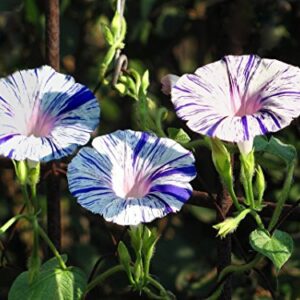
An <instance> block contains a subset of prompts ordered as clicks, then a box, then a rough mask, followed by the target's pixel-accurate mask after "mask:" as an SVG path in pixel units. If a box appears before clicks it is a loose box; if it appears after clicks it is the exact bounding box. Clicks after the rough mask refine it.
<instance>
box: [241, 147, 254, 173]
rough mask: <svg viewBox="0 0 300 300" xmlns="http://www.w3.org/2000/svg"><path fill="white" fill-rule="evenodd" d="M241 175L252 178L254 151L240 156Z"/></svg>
mask: <svg viewBox="0 0 300 300" xmlns="http://www.w3.org/2000/svg"><path fill="white" fill-rule="evenodd" d="M240 160H241V167H242V173H243V174H244V176H245V177H247V178H252V177H253V175H254V171H255V157H254V150H252V151H251V152H249V153H248V154H242V153H241V154H240Z"/></svg>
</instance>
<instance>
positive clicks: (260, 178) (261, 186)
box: [255, 165, 266, 206]
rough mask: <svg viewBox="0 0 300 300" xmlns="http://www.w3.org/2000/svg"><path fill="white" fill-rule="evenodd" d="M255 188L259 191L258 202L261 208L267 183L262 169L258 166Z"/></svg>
mask: <svg viewBox="0 0 300 300" xmlns="http://www.w3.org/2000/svg"><path fill="white" fill-rule="evenodd" d="M255 186H256V190H257V201H258V205H259V206H260V205H261V203H262V199H263V195H264V192H265V189H266V181H265V176H264V173H263V170H262V168H261V167H260V166H259V165H258V166H257V169H256V181H255Z"/></svg>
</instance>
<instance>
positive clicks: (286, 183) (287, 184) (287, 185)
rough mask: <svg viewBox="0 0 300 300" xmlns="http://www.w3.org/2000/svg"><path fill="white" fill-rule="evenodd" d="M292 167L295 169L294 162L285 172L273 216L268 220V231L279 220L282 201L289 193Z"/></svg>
mask: <svg viewBox="0 0 300 300" xmlns="http://www.w3.org/2000/svg"><path fill="white" fill-rule="evenodd" d="M294 169H295V164H294V163H292V164H291V165H289V167H288V172H287V177H286V179H285V181H284V184H283V188H282V191H281V194H280V196H279V199H278V201H277V204H276V208H275V210H274V213H273V216H272V218H271V221H270V224H269V227H268V231H272V230H273V229H274V227H275V225H276V224H277V222H278V220H279V217H280V214H281V211H282V208H283V205H284V203H285V201H286V199H287V197H288V195H289V191H290V189H291V185H292V181H293V174H294Z"/></svg>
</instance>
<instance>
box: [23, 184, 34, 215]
mask: <svg viewBox="0 0 300 300" xmlns="http://www.w3.org/2000/svg"><path fill="white" fill-rule="evenodd" d="M21 190H22V194H23V197H24V202H25V206H26V208H27V209H28V210H29V212H32V205H31V201H30V198H29V194H28V190H27V185H25V184H22V185H21Z"/></svg>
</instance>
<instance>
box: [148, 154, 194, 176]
mask: <svg viewBox="0 0 300 300" xmlns="http://www.w3.org/2000/svg"><path fill="white" fill-rule="evenodd" d="M188 155H191V152H188V153H185V154H183V155H180V156H178V157H176V158H174V159H172V160H170V161H168V162H166V163H165V164H163V165H161V166H159V167H158V168H157V169H156V170H155V171H153V172H152V175H151V176H155V175H156V174H157V173H158V172H159V171H160V170H161V169H163V168H164V167H165V166H167V165H170V164H172V163H173V162H175V161H177V160H180V159H182V158H184V157H186V156H188Z"/></svg>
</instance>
